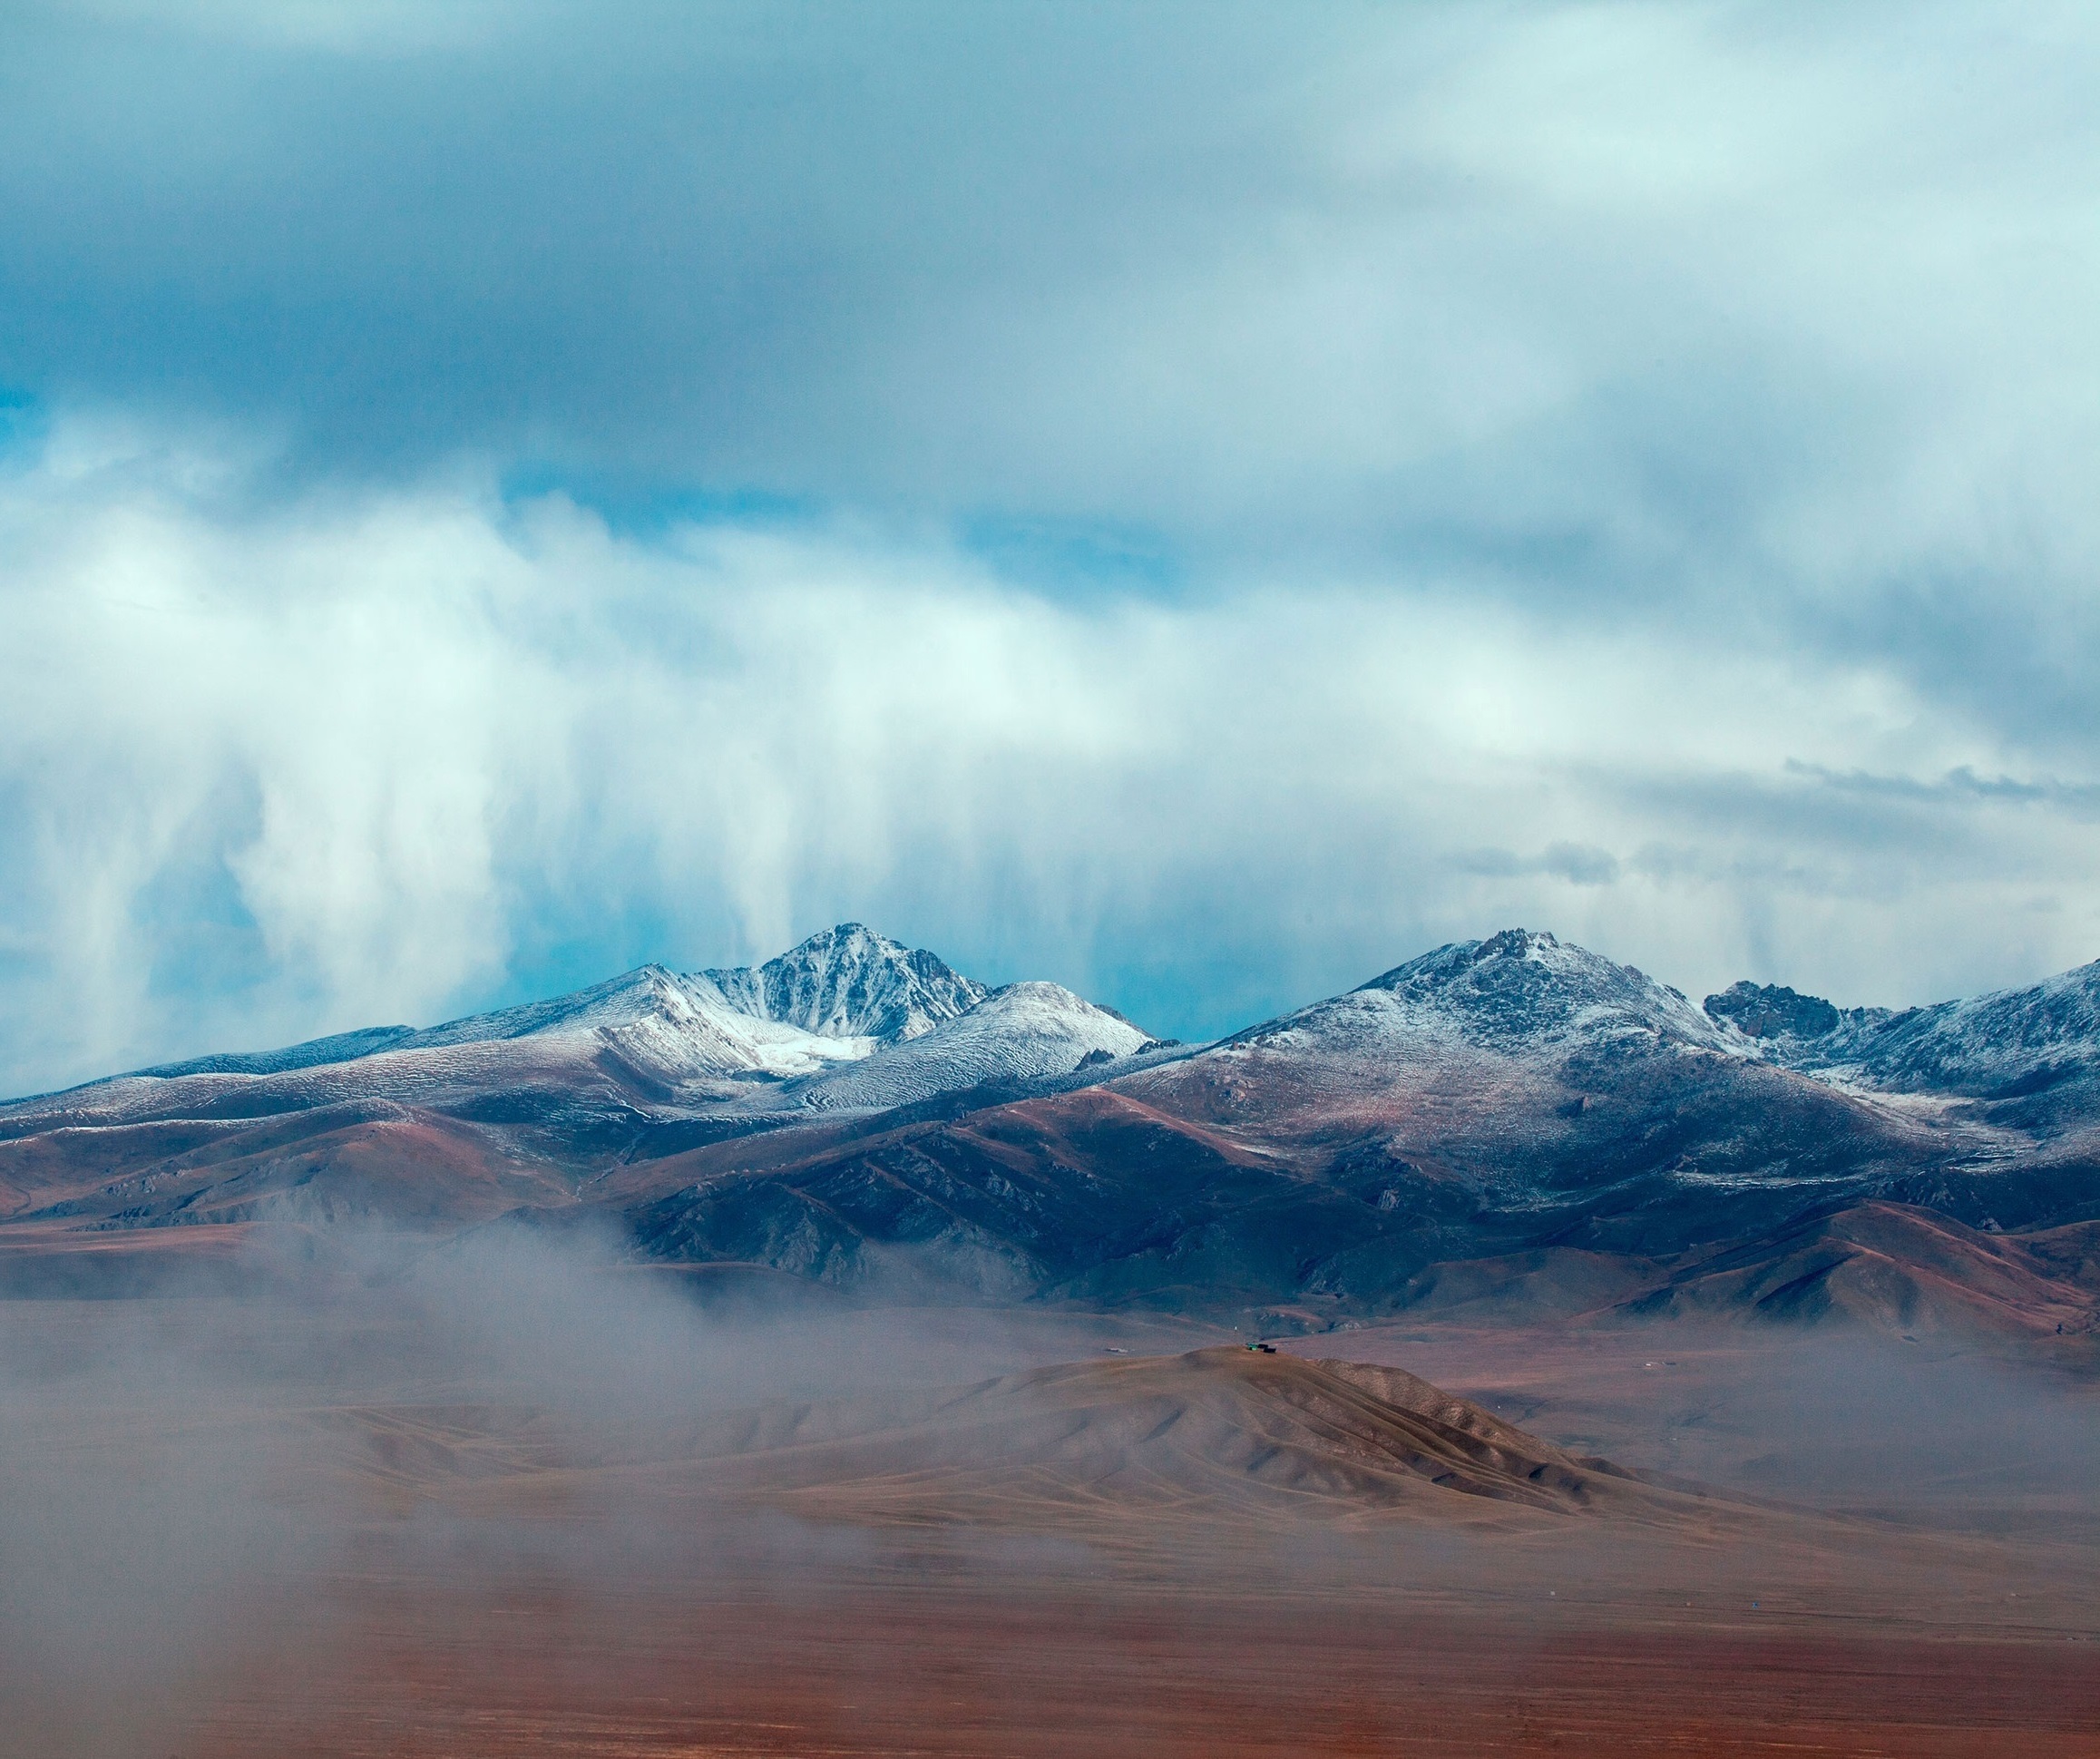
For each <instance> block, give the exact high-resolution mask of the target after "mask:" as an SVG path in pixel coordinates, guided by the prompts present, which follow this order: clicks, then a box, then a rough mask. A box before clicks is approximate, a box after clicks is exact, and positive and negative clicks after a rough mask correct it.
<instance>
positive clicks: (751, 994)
mask: <svg viewBox="0 0 2100 1759" xmlns="http://www.w3.org/2000/svg"><path fill="white" fill-rule="evenodd" d="M699 975H700V976H701V977H703V978H705V979H706V980H707V981H708V982H711V983H712V984H714V985H715V987H716V988H717V989H718V990H719V991H720V992H721V993H722V996H723V998H724V999H725V1000H726V1001H727V1002H728V1003H729V1005H730V1006H732V1007H734V1008H737V1009H739V1010H741V1011H743V1012H745V1013H747V1014H755V1015H757V1017H758V1018H759V1019H761V1020H771V1021H780V1022H781V1023H783V1024H785V1025H789V1026H798V1027H800V1028H801V1029H802V1030H803V1031H806V1032H816V1033H818V1034H820V1035H822V1036H823V1037H825V1038H872V1039H880V1040H883V1041H885V1042H888V1043H892V1044H894V1043H897V1042H900V1041H903V1040H905V1039H914V1038H917V1037H919V1036H920V1035H921V1034H922V1033H924V1032H929V1031H933V1028H934V1027H935V1026H938V1025H939V1024H940V1023H941V1022H942V1021H944V1020H952V1019H954V1018H955V1016H956V1015H958V1014H960V1013H963V1012H966V1011H968V1010H970V1009H972V1008H973V1007H975V1006H976V1005H977V1004H978V1002H982V1000H983V999H984V993H985V991H984V986H983V985H982V983H979V982H975V981H974V980H973V979H971V978H968V977H964V976H963V975H962V973H961V972H957V971H954V970H952V969H951V968H950V967H949V966H948V965H947V964H946V963H944V962H943V961H942V960H941V959H939V958H938V957H936V956H935V955H934V954H933V953H928V952H926V951H924V950H923V948H914V947H907V946H905V945H903V943H901V942H897V941H893V940H891V939H890V937H889V936H888V935H886V934H878V933H875V931H874V929H872V928H869V927H868V926H867V925H866V924H865V923H839V924H838V925H837V926H836V927H835V928H827V929H825V930H824V931H823V932H821V933H816V934H812V935H811V936H810V937H809V938H808V939H807V940H806V941H804V942H803V943H801V944H800V945H798V946H796V947H791V948H790V949H789V950H788V951H787V952H786V953H782V954H780V955H779V957H778V958H776V959H768V960H767V962H766V963H764V964H763V965H760V966H758V967H757V968H756V969H754V968H752V967H750V966H748V965H746V966H739V967H737V968H736V969H733V970H723V971H708V972H700V973H699Z"/></svg>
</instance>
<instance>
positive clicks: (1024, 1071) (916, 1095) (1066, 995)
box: [787, 982, 1157, 1110]
mask: <svg viewBox="0 0 2100 1759" xmlns="http://www.w3.org/2000/svg"><path fill="white" fill-rule="evenodd" d="M1156 1043H1157V1041H1156V1040H1154V1039H1151V1038H1149V1037H1148V1036H1147V1035H1146V1034H1145V1033H1144V1032H1142V1031H1139V1030H1138V1028H1137V1027H1135V1026H1133V1025H1131V1023H1130V1022H1129V1021H1127V1020H1125V1019H1124V1018H1123V1017H1122V1015H1120V1014H1118V1013H1114V1012H1111V1011H1109V1009H1106V1008H1099V1007H1096V1006H1095V1005H1094V1004H1093V1003H1092V1002H1089V1001H1087V1000H1086V999H1085V998H1084V997H1082V996H1078V995H1074V994H1073V993H1072V992H1071V991H1070V990H1068V989H1065V988H1064V987H1063V986H1062V985H1060V984H1057V983H1042V982H1031V983H1010V984H1008V985H1007V986H1006V987H1005V988H1004V989H1001V990H994V991H992V992H991V993H990V994H989V995H987V996H986V997H985V998H984V1000H983V1001H982V1002H979V1003H978V1004H977V1005H976V1006H975V1007H974V1008H972V1009H971V1010H970V1011H969V1012H968V1013H965V1014H959V1015H957V1016H956V1017H955V1018H954V1019H952V1020H948V1021H943V1022H941V1023H940V1024H939V1025H937V1026H935V1027H933V1028H932V1029H931V1030H929V1031H925V1032H923V1033H921V1034H919V1035H918V1036H917V1037H915V1038H913V1039H909V1040H907V1041H904V1042H903V1043H900V1044H895V1045H890V1046H885V1047H884V1048H883V1049H881V1050H878V1051H875V1052H874V1054H873V1055H872V1056H870V1057H868V1058H866V1059H865V1060H863V1061H860V1062H857V1063H855V1064H853V1065H852V1066H850V1067H845V1068H840V1069H835V1070H829V1071H827V1072H825V1073H824V1074H821V1075H817V1076H814V1077H811V1078H809V1079H806V1080H800V1081H797V1082H796V1083H795V1084H794V1085H793V1086H792V1087H791V1088H790V1089H789V1090H787V1091H788V1094H789V1095H792V1097H793V1098H794V1099H795V1100H796V1101H798V1102H799V1103H801V1104H802V1105H805V1106H809V1107H814V1108H821V1109H827V1110H829V1109H853V1110H859V1109H887V1108H889V1107H891V1106H902V1105H910V1104H912V1103H913V1102H914V1101H916V1100H920V1099H931V1098H932V1097H933V1095H935V1094H937V1093H950V1092H954V1091H957V1090H961V1089H964V1088H972V1087H980V1086H982V1085H984V1084H985V1083H987V1082H993V1083H998V1084H1001V1085H1009V1084H1014V1083H1021V1082H1028V1081H1033V1080H1042V1079H1045V1078H1047V1077H1051V1076H1060V1075H1069V1074H1071V1073H1073V1072H1074V1071H1075V1070H1080V1069H1083V1068H1093V1067H1099V1068H1101V1069H1102V1070H1103V1071H1104V1072H1112V1069H1111V1067H1110V1066H1111V1065H1113V1064H1114V1063H1115V1062H1117V1061H1118V1060H1121V1059H1123V1058H1125V1057H1128V1056H1132V1055H1134V1054H1135V1053H1136V1052H1138V1051H1140V1050H1143V1049H1146V1048H1147V1047H1149V1046H1152V1045H1154V1044H1156Z"/></svg>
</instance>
